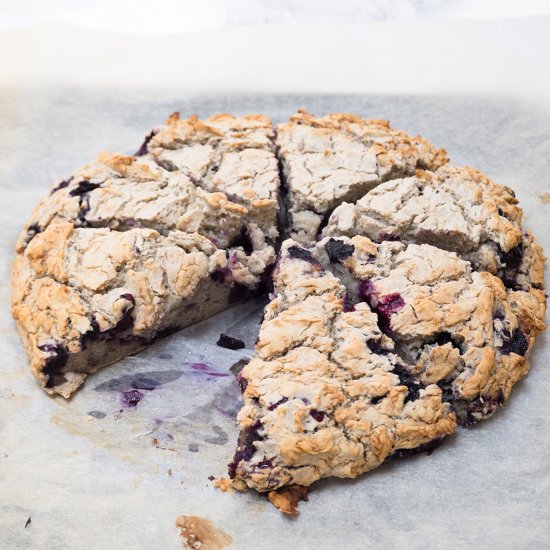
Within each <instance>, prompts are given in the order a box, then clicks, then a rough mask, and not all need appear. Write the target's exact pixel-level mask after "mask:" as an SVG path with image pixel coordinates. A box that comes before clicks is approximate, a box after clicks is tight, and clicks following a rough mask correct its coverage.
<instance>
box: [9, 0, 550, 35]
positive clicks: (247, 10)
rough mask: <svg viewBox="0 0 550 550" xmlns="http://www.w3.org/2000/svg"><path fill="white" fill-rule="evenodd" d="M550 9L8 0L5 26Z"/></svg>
mask: <svg viewBox="0 0 550 550" xmlns="http://www.w3.org/2000/svg"><path fill="white" fill-rule="evenodd" d="M549 13H550V0H337V1H334V0H155V1H154V2H151V1H150V0H117V1H112V0H77V1H75V0H47V1H44V0H2V1H0V30H1V29H12V28H17V27H24V26H29V25H32V24H34V23H40V22H51V21H57V22H64V23H71V24H74V25H81V26H84V27H88V28H92V29H101V30H115V31H123V32H134V33H166V32H170V33H173V32H187V31H200V30H215V29H222V28H227V27H236V26H244V25H263V24H300V25H303V24H326V23H329V24H334V25H340V24H363V23H366V22H369V21H383V20H411V19H425V18H453V19H454V18H480V19H496V18H502V17H518V16H526V15H540V14H549Z"/></svg>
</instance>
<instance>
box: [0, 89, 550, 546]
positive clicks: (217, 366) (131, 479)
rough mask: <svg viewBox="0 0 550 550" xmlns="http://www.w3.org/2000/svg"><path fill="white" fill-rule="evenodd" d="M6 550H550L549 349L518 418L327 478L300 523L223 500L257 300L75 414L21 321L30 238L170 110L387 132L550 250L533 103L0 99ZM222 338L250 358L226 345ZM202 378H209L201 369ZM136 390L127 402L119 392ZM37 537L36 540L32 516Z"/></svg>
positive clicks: (539, 127) (103, 375) (131, 373)
mask: <svg viewBox="0 0 550 550" xmlns="http://www.w3.org/2000/svg"><path fill="white" fill-rule="evenodd" d="M0 100H1V101H0V120H1V121H2V125H1V126H0V149H1V151H2V156H1V159H0V182H1V183H0V216H1V219H2V231H1V232H0V247H1V248H0V253H1V257H2V260H3V261H2V262H1V263H0V285H1V286H0V357H1V360H0V525H1V526H2V528H1V529H0V548H6V549H18V548H25V549H44V548H46V549H80V548H82V549H88V550H89V549H95V548H98V549H99V548H102V549H104V548H109V549H118V548H120V549H123V548H133V549H156V548H162V549H170V548H174V549H176V548H179V547H180V542H179V535H178V531H177V530H176V528H175V526H174V524H175V520H176V517H177V516H178V515H180V514H186V515H197V516H201V517H204V518H208V519H210V520H211V521H212V522H213V523H214V524H215V525H216V527H218V528H220V529H222V530H223V531H225V532H226V533H227V534H229V535H230V536H231V537H232V539H233V546H232V548H237V549H252V548H254V549H264V548H265V549H279V548H281V549H283V548H284V549H286V548H297V549H298V548H300V549H301V548H304V549H309V548H317V549H327V550H328V549H334V548H382V547H384V548H404V549H415V548H439V549H451V548H466V547H473V548H476V547H490V548H510V549H512V548H514V549H517V548H530V549H539V548H540V549H542V548H548V546H549V544H550V510H549V508H550V474H549V472H550V461H549V460H548V455H549V451H550V420H549V415H548V403H549V398H548V395H550V377H549V375H548V364H549V362H550V346H549V345H548V337H547V336H544V335H543V336H542V337H540V339H539V341H538V342H537V344H536V348H535V350H534V353H533V355H532V371H531V373H530V374H529V375H528V376H527V378H526V379H524V380H523V381H522V382H521V383H519V384H518V385H517V387H516V388H515V389H514V391H513V393H512V397H511V399H510V400H509V402H508V403H507V404H506V406H505V407H504V408H503V409H502V410H500V411H499V412H498V414H496V415H495V417H494V418H492V419H491V420H488V421H486V422H483V423H482V424H481V425H479V426H477V427H475V428H474V429H471V430H468V431H464V430H461V431H459V433H458V434H457V435H455V436H454V437H451V438H448V440H447V441H446V442H445V444H444V445H443V446H442V447H441V448H440V449H438V450H437V451H436V452H434V454H432V455H431V456H429V457H428V456H425V455H422V456H417V457H413V458H409V459H407V460H396V461H392V462H389V463H387V464H386V465H383V466H382V467H380V468H378V469H377V470H375V471H373V472H371V473H368V474H366V475H364V476H362V477H361V478H360V479H357V480H352V481H350V480H347V481H342V480H330V481H322V482H320V483H317V484H316V485H315V486H314V488H313V489H312V491H311V495H310V501H309V502H308V503H302V504H301V506H300V509H301V514H300V516H299V517H297V518H289V517H285V516H283V515H282V514H280V513H279V512H278V511H277V510H275V509H274V508H273V507H272V506H271V505H270V504H269V503H268V502H267V501H266V500H265V499H264V498H260V497H258V496H257V495H256V494H255V493H253V492H249V493H244V494H233V495H228V494H222V493H220V492H219V491H217V490H215V489H214V488H212V486H211V484H210V481H209V480H208V477H209V476H211V475H213V476H216V477H218V476H220V475H225V472H226V463H227V462H228V461H229V460H230V458H231V455H232V452H233V450H234V446H235V441H236V436H237V432H236V429H235V427H234V417H235V414H236V411H237V410H238V407H239V392H238V388H237V386H236V383H235V378H234V375H233V373H232V371H231V367H232V366H233V365H234V364H235V363H236V362H237V361H239V360H240V359H243V358H246V357H247V356H250V353H251V351H250V349H251V348H252V346H253V343H254V339H255V336H256V334H257V330H258V322H259V319H260V315H261V308H262V303H261V301H256V302H249V303H247V304H244V305H242V306H238V307H237V308H234V309H231V310H229V311H227V312H225V313H223V314H221V315H219V316H217V317H216V318H213V319H211V320H209V321H207V322H205V323H203V324H201V325H197V326H195V327H191V328H190V329H187V330H186V331H184V332H181V333H179V334H176V335H173V336H171V337H169V338H166V339H165V340H163V341H161V342H159V343H157V344H155V345H153V346H152V347H150V348H149V349H148V350H146V351H144V352H143V353H140V354H138V355H136V356H134V357H128V358H126V359H124V360H122V361H120V362H119V363H118V364H117V365H115V366H112V367H110V368H107V369H104V370H103V371H100V372H98V373H96V374H94V375H92V376H90V377H89V378H88V379H87V381H86V383H85V386H84V388H83V389H82V390H81V391H79V392H78V393H77V394H76V395H75V396H74V398H73V399H71V400H70V401H64V400H63V399H61V398H54V399H52V398H50V397H48V396H47V395H46V394H45V393H44V392H42V391H41V390H40V388H39V387H38V385H37V383H36V382H35V380H34V378H33V377H32V375H31V374H30V371H29V369H28V365H27V359H26V357H25V354H24V352H23V348H22V346H21V344H20V342H19V338H18V336H17V333H16V330H15V326H14V323H13V321H12V320H11V317H10V314H9V278H10V271H11V262H12V260H13V247H14V242H15V239H16V236H17V234H18V231H19V229H20V227H21V225H22V224H23V222H24V221H25V220H26V219H27V218H28V216H29V214H30V211H31V209H32V207H33V206H34V204H35V203H36V202H37V200H38V199H39V197H40V196H41V195H42V194H44V192H45V190H46V189H47V186H48V185H49V184H51V183H52V182H53V181H54V180H55V179H56V178H58V177H61V176H66V175H68V174H70V173H71V171H73V170H74V169H76V168H77V167H78V166H80V165H81V164H83V163H84V162H87V161H89V160H90V159H91V158H93V157H94V156H95V155H96V154H97V152H99V151H100V150H102V149H109V150H114V151H122V152H126V153H131V152H132V151H134V150H135V149H136V148H137V146H138V145H139V143H140V141H141V139H142V137H143V135H145V134H146V133H147V132H148V131H149V129H150V128H151V127H153V126H155V125H157V124H158V123H159V122H161V121H163V120H164V119H165V118H166V116H167V115H168V114H170V113H171V112H172V111H175V110H179V111H180V112H181V113H182V115H187V114H191V113H197V114H198V115H201V116H207V115H210V114H213V113H216V112H223V111H227V112H231V113H235V114H238V113H247V112H262V113H266V114H268V115H271V116H272V117H273V118H274V120H275V121H279V120H284V119H285V118H286V117H288V115H290V114H291V113H292V112H293V111H294V110H295V109H296V108H299V107H302V108H306V109H308V110H311V111H312V112H314V113H316V114H323V113H325V112H328V111H341V110H342V111H349V112H354V113H358V114H360V115H364V116H367V117H377V118H389V119H390V120H391V121H392V124H393V125H394V126H395V127H397V128H403V129H405V130H407V131H409V132H412V133H420V134H422V135H424V136H426V137H427V138H429V139H430V140H431V141H432V142H433V143H434V144H436V145H438V146H444V147H445V148H446V149H447V150H448V153H449V156H450V158H451V160H452V161H453V162H454V163H456V164H469V165H472V166H474V167H476V168H479V169H481V170H482V171H484V172H486V173H487V174H488V175H489V176H490V177H492V178H494V179H495V180H496V181H498V182H500V183H503V184H505V185H508V186H510V187H512V188H513V189H515V191H516V192H517V196H518V198H519V199H520V204H521V206H522V207H523V208H524V210H525V217H524V224H525V226H526V227H527V228H529V229H530V230H532V231H533V232H534V233H535V235H536V237H537V238H538V239H539V240H540V241H541V243H542V244H543V246H544V247H545V249H546V250H547V251H548V250H550V216H549V214H550V171H549V170H548V168H549V160H548V159H550V113H549V112H548V111H545V110H544V109H542V108H541V107H540V105H535V104H530V103H529V102H527V101H525V100H521V101H520V100H503V99H496V98H491V97H475V96H470V97H443V96H439V97H428V96H375V95H348V96H346V95H319V96H312V95H296V94H295V95H275V96H274V95H247V96H244V95H233V96H228V97H222V96H219V95H202V96H194V97H185V95H183V94H182V96H181V99H179V100H178V101H173V100H163V98H162V97H159V96H155V97H151V98H150V100H149V101H141V100H139V101H136V100H135V99H129V98H127V97H126V96H124V95H123V94H121V95H113V94H111V93H103V94H102V93H97V92H94V93H84V92H82V91H80V92H79V91H76V90H73V91H69V90H67V91H63V92H61V91H58V92H49V93H42V92H39V91H26V92H19V93H17V94H15V95H14V94H11V95H10V94H7V93H6V94H4V95H3V96H1V97H0ZM220 332H226V333H228V334H230V335H233V336H238V337H240V338H244V339H245V341H246V343H247V347H248V348H249V349H246V350H242V351H231V350H226V349H223V348H219V347H217V346H216V345H215V342H216V340H217V338H218V337H219V334H220ZM197 364H198V365H199V366H197ZM131 390H137V391H139V392H140V394H141V395H142V398H141V400H140V401H139V403H138V404H137V405H136V406H135V407H129V408H128V407H125V406H124V400H125V394H124V392H127V391H131ZM29 517H30V518H31V523H30V524H29V525H28V526H27V527H25V523H26V522H27V519H28V518H29Z"/></svg>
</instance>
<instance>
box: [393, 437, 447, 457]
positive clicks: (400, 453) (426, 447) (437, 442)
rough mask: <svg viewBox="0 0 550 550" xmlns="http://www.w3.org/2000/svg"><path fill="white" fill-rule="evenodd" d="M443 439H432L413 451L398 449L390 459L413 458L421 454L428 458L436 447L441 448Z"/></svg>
mask: <svg viewBox="0 0 550 550" xmlns="http://www.w3.org/2000/svg"><path fill="white" fill-rule="evenodd" d="M444 439H445V438H444V437H437V438H436V439H432V440H431V441H428V443H423V444H422V445H419V446H418V447H415V448H414V449H398V450H397V451H395V452H394V453H392V455H391V457H392V458H404V457H407V456H413V455H416V454H419V453H422V452H424V453H426V454H427V455H428V456H430V455H431V454H432V453H433V452H434V451H435V450H436V449H437V448H438V447H440V446H441V444H442V443H443V440H444Z"/></svg>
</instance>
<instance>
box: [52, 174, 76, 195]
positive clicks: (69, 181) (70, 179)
mask: <svg viewBox="0 0 550 550" xmlns="http://www.w3.org/2000/svg"><path fill="white" fill-rule="evenodd" d="M72 179H73V178H72V177H70V178H69V179H68V180H63V181H61V182H60V183H59V184H57V185H56V186H55V187H54V188H53V189H52V192H51V193H50V195H53V194H54V193H56V192H57V191H59V190H60V189H64V188H65V187H67V186H68V185H69V183H71V181H72Z"/></svg>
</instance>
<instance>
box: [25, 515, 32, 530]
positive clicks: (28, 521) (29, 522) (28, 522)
mask: <svg viewBox="0 0 550 550" xmlns="http://www.w3.org/2000/svg"><path fill="white" fill-rule="evenodd" d="M31 523H32V520H31V516H29V519H28V520H27V521H26V522H25V529H26V528H27V527H28V526H29V525H30V524H31Z"/></svg>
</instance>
